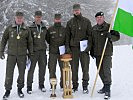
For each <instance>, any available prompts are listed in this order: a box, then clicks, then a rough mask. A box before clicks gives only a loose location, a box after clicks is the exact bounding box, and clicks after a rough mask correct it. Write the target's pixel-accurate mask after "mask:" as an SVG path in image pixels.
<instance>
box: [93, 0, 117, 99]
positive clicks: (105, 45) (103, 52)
mask: <svg viewBox="0 0 133 100" xmlns="http://www.w3.org/2000/svg"><path fill="white" fill-rule="evenodd" d="M118 2H119V0H117V1H116V5H115V8H114V13H113V16H112V19H111V24H110V27H109V30H108V32H110V30H111V29H112V23H113V20H114V16H115V13H116V10H117V6H118ZM108 40H109V39H108V38H106V41H105V44H104V48H103V51H102V56H101V59H100V63H99V65H98V70H97V73H96V78H95V81H94V84H93V88H92V92H91V97H92V96H93V93H94V89H95V86H96V82H97V78H98V74H99V71H100V69H101V64H102V61H103V57H104V54H105V50H106V47H107V43H108Z"/></svg>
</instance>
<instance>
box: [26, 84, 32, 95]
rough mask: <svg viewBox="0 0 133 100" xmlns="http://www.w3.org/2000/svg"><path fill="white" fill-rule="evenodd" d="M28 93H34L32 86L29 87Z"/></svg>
mask: <svg viewBox="0 0 133 100" xmlns="http://www.w3.org/2000/svg"><path fill="white" fill-rule="evenodd" d="M27 93H28V94H31V93H32V86H27Z"/></svg>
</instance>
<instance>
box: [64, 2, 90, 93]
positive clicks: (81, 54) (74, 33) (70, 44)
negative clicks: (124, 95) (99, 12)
mask: <svg viewBox="0 0 133 100" xmlns="http://www.w3.org/2000/svg"><path fill="white" fill-rule="evenodd" d="M73 14H74V17H73V18H72V19H70V20H69V21H68V22H67V26H66V31H67V32H66V36H67V37H66V48H67V49H66V52H67V53H72V63H71V65H72V82H73V92H75V91H78V68H79V60H80V62H81V67H82V72H83V79H82V80H83V81H82V86H83V93H88V81H89V61H90V57H89V51H90V48H91V41H92V40H91V29H92V26H91V22H90V20H89V19H87V18H85V17H83V16H82V14H81V8H80V5H79V4H74V5H73ZM84 40H87V41H88V45H87V47H86V49H85V50H83V51H81V50H80V49H81V48H80V46H81V45H80V42H81V41H84Z"/></svg>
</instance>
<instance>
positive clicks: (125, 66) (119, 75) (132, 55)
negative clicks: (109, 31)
mask: <svg viewBox="0 0 133 100" xmlns="http://www.w3.org/2000/svg"><path fill="white" fill-rule="evenodd" d="M112 62H113V67H112V88H111V100H132V95H133V89H132V87H133V79H132V76H133V72H132V71H133V66H132V63H133V50H132V49H131V45H124V46H115V47H114V56H113V61H112ZM5 66H6V60H0V79H1V81H0V97H1V98H2V96H3V94H4V92H5V90H4V81H5V71H6V67H5ZM27 71H28V69H26V74H25V79H26V76H27ZM89 72H90V85H89V91H90V92H89V94H83V93H82V70H81V67H79V91H78V92H76V93H73V97H74V98H73V99H72V100H81V99H83V100H88V99H89V100H103V96H104V95H101V94H98V93H97V90H98V89H100V88H101V87H102V83H101V80H100V79H99V78H98V81H97V84H96V88H95V91H94V95H93V97H90V94H91V90H92V87H93V83H94V79H95V76H96V67H95V60H93V59H91V63H90V71H89ZM56 74H57V78H58V85H57V89H56V95H57V97H56V99H55V100H63V98H62V94H63V92H62V91H61V90H60V87H59V79H60V70H59V67H58V66H57V71H56ZM17 76H18V71H17V67H16V68H15V71H14V82H13V89H12V91H11V95H10V97H9V100H19V99H20V98H19V97H18V95H17V86H16V81H17ZM45 78H46V80H45V87H46V89H47V91H46V93H42V92H41V91H40V90H39V89H38V67H36V70H35V74H34V83H33V93H32V94H31V95H29V94H27V93H26V85H25V87H24V89H23V92H24V94H25V97H24V99H23V100H50V99H51V98H50V94H51V91H49V88H50V86H49V72H48V68H47V71H46V76H45ZM25 84H26V82H25Z"/></svg>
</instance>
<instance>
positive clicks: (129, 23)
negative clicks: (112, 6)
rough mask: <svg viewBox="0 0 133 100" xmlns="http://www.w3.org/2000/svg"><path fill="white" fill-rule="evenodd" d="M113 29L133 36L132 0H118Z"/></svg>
mask: <svg viewBox="0 0 133 100" xmlns="http://www.w3.org/2000/svg"><path fill="white" fill-rule="evenodd" d="M113 29H114V30H116V31H119V32H121V33H123V34H126V35H128V36H131V37H133V0H119V2H118V6H117V10H116V14H115V19H114V26H113Z"/></svg>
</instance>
